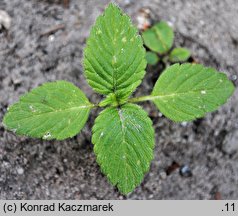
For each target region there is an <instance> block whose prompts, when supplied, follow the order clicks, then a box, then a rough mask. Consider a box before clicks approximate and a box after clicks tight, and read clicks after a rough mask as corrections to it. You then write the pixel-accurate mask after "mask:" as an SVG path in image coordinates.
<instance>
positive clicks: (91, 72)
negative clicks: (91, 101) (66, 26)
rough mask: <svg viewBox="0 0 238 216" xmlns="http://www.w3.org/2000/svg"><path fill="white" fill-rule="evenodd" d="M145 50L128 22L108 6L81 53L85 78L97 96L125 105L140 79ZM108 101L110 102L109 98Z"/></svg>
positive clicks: (119, 11) (143, 70) (117, 9)
mask: <svg viewBox="0 0 238 216" xmlns="http://www.w3.org/2000/svg"><path fill="white" fill-rule="evenodd" d="M145 67H146V60H145V50H144V48H143V42H142V39H141V37H140V36H139V35H138V31H137V29H136V28H135V27H134V26H133V25H132V23H131V20H130V18H129V17H128V16H127V15H125V14H123V13H122V11H121V10H120V9H119V8H118V7H117V6H116V5H114V4H109V6H108V8H107V9H106V10H105V12H104V14H103V15H101V16H99V17H98V18H97V20H96V23H95V25H94V26H93V27H92V29H91V33H90V36H89V38H88V40H87V45H86V48H85V51H84V69H85V76H86V78H87V81H88V83H89V85H90V86H91V87H92V88H93V89H94V90H95V91H96V92H98V93H101V94H104V95H108V94H114V95H115V99H116V100H118V101H125V100H126V99H127V97H128V96H129V95H130V94H131V93H132V92H133V91H134V90H135V89H136V87H137V86H138V85H139V84H140V83H141V79H142V78H143V77H144V74H145ZM110 98H113V97H111V96H110Z"/></svg>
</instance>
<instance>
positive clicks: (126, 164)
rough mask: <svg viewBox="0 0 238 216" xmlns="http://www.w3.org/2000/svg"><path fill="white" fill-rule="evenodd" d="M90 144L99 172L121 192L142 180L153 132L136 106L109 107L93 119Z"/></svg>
mask: <svg viewBox="0 0 238 216" xmlns="http://www.w3.org/2000/svg"><path fill="white" fill-rule="evenodd" d="M92 142H93V144H94V152H95V154H96V156H97V162H98V163H99V165H100V167H101V170H102V172H103V173H104V174H106V175H107V177H108V179H109V181H110V182H111V183H112V184H113V185H116V186H117V187H118V189H119V190H120V191H121V192H122V193H123V194H127V193H129V192H131V191H132V190H133V189H134V188H135V187H136V186H137V185H139V184H140V183H141V181H142V180H143V177H144V174H145V173H146V172H147V171H148V170H149V167H150V162H151V160H152V158H153V148H154V129H153V127H152V122H151V120H150V118H149V117H148V116H147V113H146V112H145V111H144V110H143V109H141V107H139V106H138V105H134V104H125V105H123V106H121V108H115V107H109V108H107V109H105V110H104V111H102V112H101V113H100V115H99V116H98V117H97V119H96V121H95V124H94V127H93V137H92Z"/></svg>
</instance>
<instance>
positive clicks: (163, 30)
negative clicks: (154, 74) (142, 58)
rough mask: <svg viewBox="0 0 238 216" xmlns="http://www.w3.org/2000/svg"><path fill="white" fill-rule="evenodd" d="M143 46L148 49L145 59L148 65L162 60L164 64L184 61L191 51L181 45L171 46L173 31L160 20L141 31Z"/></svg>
mask: <svg viewBox="0 0 238 216" xmlns="http://www.w3.org/2000/svg"><path fill="white" fill-rule="evenodd" d="M142 37H143V40H144V43H145V46H146V47H147V48H148V49H149V50H150V51H147V52H146V60H147V63H148V64H150V65H156V64H158V62H163V63H164V64H165V65H169V64H171V63H177V62H180V63H182V62H185V61H187V60H188V59H189V57H190V55H191V53H190V51H189V50H188V49H186V48H182V47H175V48H172V47H173V43H174V32H173V29H172V28H171V27H170V26H169V25H168V24H167V23H166V22H165V21H161V22H159V23H157V24H155V25H154V26H152V27H151V28H150V29H147V30H145V31H144V32H143V33H142Z"/></svg>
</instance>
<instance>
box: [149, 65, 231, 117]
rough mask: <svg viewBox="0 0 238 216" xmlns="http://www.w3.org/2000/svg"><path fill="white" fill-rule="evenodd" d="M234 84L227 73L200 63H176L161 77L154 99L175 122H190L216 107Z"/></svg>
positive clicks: (157, 83)
mask: <svg viewBox="0 0 238 216" xmlns="http://www.w3.org/2000/svg"><path fill="white" fill-rule="evenodd" d="M233 91H234V86H233V84H232V82H231V81H229V80H228V78H227V77H226V75H225V74H224V73H219V72H217V71H216V70H215V69H213V68H207V67H204V66H202V65H200V64H188V63H187V64H182V65H180V64H174V65H173V66H171V67H169V68H167V69H166V71H165V72H163V74H162V75H161V76H160V77H159V79H158V81H157V82H156V84H155V87H154V90H153V92H152V100H153V101H154V103H155V104H156V106H157V107H158V108H159V109H160V111H161V112H162V113H163V114H164V115H165V116H166V117H168V118H170V119H172V120H174V121H190V120H193V119H196V118H199V117H203V116H204V115H205V114H206V113H207V112H212V111H214V110H216V109H217V108H218V107H219V106H220V105H222V104H224V103H225V102H226V101H227V99H228V98H229V97H230V96H231V95H232V93H233Z"/></svg>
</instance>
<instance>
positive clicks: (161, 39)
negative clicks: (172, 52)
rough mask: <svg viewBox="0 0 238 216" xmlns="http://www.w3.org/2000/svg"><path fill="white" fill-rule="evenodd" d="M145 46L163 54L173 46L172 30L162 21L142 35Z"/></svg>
mask: <svg viewBox="0 0 238 216" xmlns="http://www.w3.org/2000/svg"><path fill="white" fill-rule="evenodd" d="M142 37H143V39H144V43H145V45H146V46H147V47H148V48H149V49H150V50H152V51H154V52H157V53H159V54H164V53H166V52H168V51H169V49H170V48H171V47H172V45H173V40H174V32H173V29H172V28H171V27H170V26H169V25H168V24H167V23H166V22H164V21H162V22H159V23H157V24H156V25H154V26H153V27H152V28H150V29H148V30H146V31H144V32H143V33H142Z"/></svg>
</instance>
